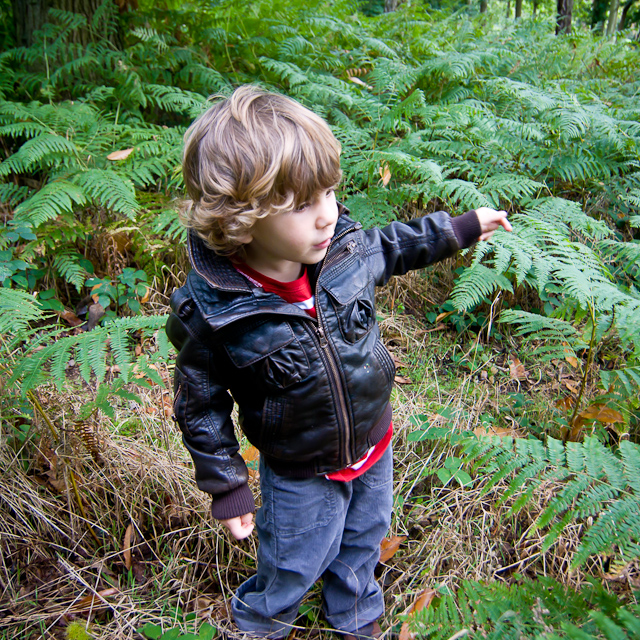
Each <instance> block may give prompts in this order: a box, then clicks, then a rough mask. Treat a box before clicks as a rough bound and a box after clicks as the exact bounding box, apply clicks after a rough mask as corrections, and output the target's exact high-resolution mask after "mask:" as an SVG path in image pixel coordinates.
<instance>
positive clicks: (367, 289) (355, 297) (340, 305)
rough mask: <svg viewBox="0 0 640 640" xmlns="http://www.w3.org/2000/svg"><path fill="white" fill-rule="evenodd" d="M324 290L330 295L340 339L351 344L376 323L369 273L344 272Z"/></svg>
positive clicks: (366, 270) (362, 269) (372, 286)
mask: <svg viewBox="0 0 640 640" xmlns="http://www.w3.org/2000/svg"><path fill="white" fill-rule="evenodd" d="M323 288H324V290H325V291H326V292H327V293H328V294H329V298H330V300H331V304H332V306H333V308H334V310H335V313H336V316H337V318H338V322H339V325H340V332H341V333H342V336H343V338H344V339H345V340H346V341H347V342H349V343H351V344H353V343H355V342H358V341H359V340H362V338H364V337H365V336H366V335H367V334H368V333H369V332H370V331H371V329H373V327H374V326H375V324H376V311H375V307H374V304H373V296H374V282H373V278H372V277H371V274H370V273H369V270H368V269H366V268H360V269H354V270H353V271H345V272H344V273H342V274H340V276H338V277H337V278H335V279H334V280H333V281H332V282H331V283H329V284H328V285H325V286H324V287H323Z"/></svg>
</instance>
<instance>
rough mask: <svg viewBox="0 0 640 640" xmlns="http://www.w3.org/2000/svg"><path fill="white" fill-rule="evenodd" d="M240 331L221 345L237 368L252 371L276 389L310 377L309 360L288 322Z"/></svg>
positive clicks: (273, 323) (259, 325)
mask: <svg viewBox="0 0 640 640" xmlns="http://www.w3.org/2000/svg"><path fill="white" fill-rule="evenodd" d="M243 329H244V330H242V331H239V332H238V333H237V334H235V335H234V336H232V337H230V338H229V339H228V340H227V341H226V342H225V344H224V348H225V351H226V352H227V354H228V356H229V358H230V359H231V362H232V363H233V364H234V365H235V366H236V367H237V368H238V369H243V370H247V369H251V370H252V371H253V372H254V373H255V375H256V376H257V377H258V378H260V379H262V380H265V381H267V382H268V383H270V384H271V385H273V386H275V387H277V388H279V389H286V388H287V387H290V386H291V385H293V384H296V383H298V382H301V381H302V380H304V379H305V378H307V377H308V376H309V373H310V367H309V359H308V357H307V355H306V353H305V352H304V349H303V348H302V345H301V344H300V342H299V341H298V339H297V338H296V336H295V334H294V333H293V329H292V328H291V326H290V325H289V324H288V323H286V322H270V321H263V322H260V323H259V324H257V325H256V324H253V325H251V326H249V327H243Z"/></svg>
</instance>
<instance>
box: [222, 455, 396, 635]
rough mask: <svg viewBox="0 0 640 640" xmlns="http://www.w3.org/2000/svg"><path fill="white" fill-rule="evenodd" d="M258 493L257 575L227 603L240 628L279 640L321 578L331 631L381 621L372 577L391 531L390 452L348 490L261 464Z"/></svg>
mask: <svg viewBox="0 0 640 640" xmlns="http://www.w3.org/2000/svg"><path fill="white" fill-rule="evenodd" d="M260 489H261V491H262V507H261V508H260V509H259V510H258V513H257V515H256V530H257V532H258V540H259V543H260V544H259V547H258V567H257V573H256V574H255V575H253V576H252V577H251V578H249V580H247V581H246V582H245V583H244V584H242V585H240V587H239V588H238V590H237V591H236V594H235V596H234V598H233V600H232V603H231V608H232V611H233V617H234V619H235V622H236V624H237V626H238V627H239V628H240V629H241V630H242V631H247V632H250V633H253V634H254V635H259V636H268V637H272V638H283V637H284V636H286V635H287V633H288V632H289V631H290V630H291V625H292V624H293V623H294V621H295V619H296V617H297V615H298V609H299V607H300V603H301V602H302V598H303V597H304V595H305V593H306V592H307V591H308V590H309V589H310V588H311V587H312V586H313V584H314V583H315V582H316V580H318V578H320V577H322V578H323V587H322V595H323V608H324V612H325V616H326V619H327V621H328V622H329V624H330V625H331V626H332V627H334V628H335V629H340V630H342V631H345V632H353V631H356V630H357V629H360V628H361V627H363V626H365V625H366V624H368V623H370V622H372V621H373V620H376V619H377V618H378V617H380V616H381V615H382V613H383V612H384V602H383V598H382V591H381V589H380V586H379V585H378V583H377V582H376V580H375V578H374V575H373V571H374V569H375V567H376V564H377V563H378V560H379V558H380V542H381V540H382V539H383V538H384V536H385V534H386V533H387V530H388V529H389V525H390V523H391V509H392V506H393V453H392V450H391V446H389V448H388V449H387V451H386V452H385V454H384V456H383V457H382V458H381V459H380V460H379V461H378V462H377V463H376V464H375V465H374V466H373V467H372V468H371V469H369V470H368V471H367V472H366V473H364V474H363V475H361V476H360V477H359V478H356V479H355V480H352V481H351V482H336V481H333V480H327V479H326V478H324V477H315V478H309V479H297V478H285V477H282V476H278V475H276V474H275V473H273V471H271V469H269V468H268V467H267V466H266V465H265V464H263V463H262V461H261V463H260Z"/></svg>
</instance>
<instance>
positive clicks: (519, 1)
mask: <svg viewBox="0 0 640 640" xmlns="http://www.w3.org/2000/svg"><path fill="white" fill-rule="evenodd" d="M518 18H522V0H516V20H517V19H518Z"/></svg>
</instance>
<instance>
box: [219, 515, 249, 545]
mask: <svg viewBox="0 0 640 640" xmlns="http://www.w3.org/2000/svg"><path fill="white" fill-rule="evenodd" d="M220 522H222V524H223V525H224V526H225V527H227V529H229V531H231V535H232V536H233V537H234V538H235V539H236V540H244V538H248V537H249V536H250V535H251V532H252V531H253V526H254V525H253V513H245V514H244V515H243V516H238V517H237V518H229V519H228V520H220Z"/></svg>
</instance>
